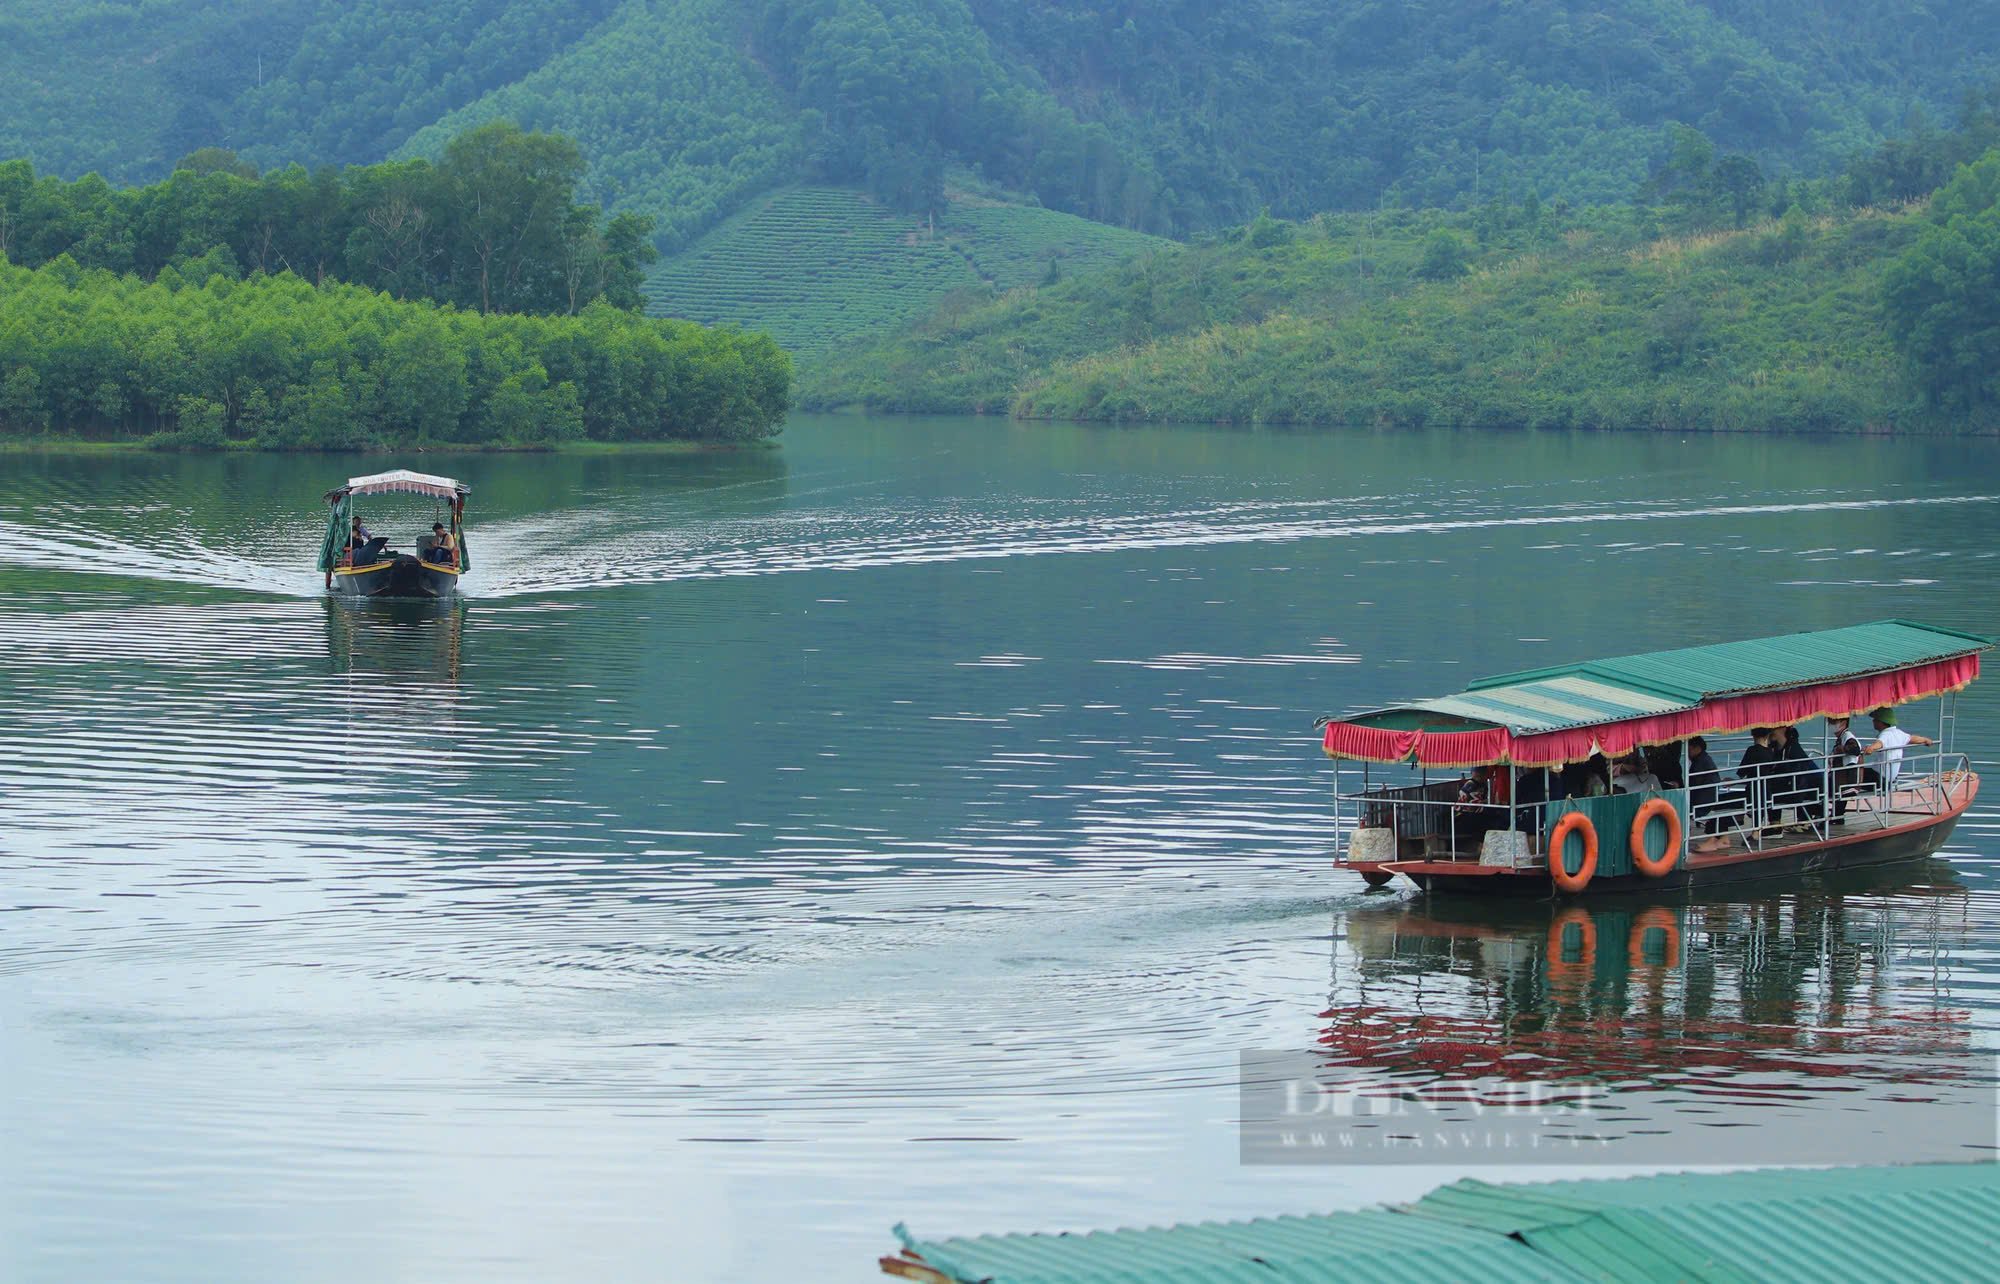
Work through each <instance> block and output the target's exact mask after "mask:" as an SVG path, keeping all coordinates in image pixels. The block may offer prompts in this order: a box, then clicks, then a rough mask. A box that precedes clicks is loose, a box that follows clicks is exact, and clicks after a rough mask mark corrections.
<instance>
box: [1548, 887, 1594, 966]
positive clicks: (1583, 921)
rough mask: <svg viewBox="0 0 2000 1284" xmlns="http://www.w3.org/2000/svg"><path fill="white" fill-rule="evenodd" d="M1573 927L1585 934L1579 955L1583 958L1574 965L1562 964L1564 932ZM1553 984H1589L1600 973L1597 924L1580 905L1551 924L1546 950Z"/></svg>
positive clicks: (1574, 906) (1572, 907)
mask: <svg viewBox="0 0 2000 1284" xmlns="http://www.w3.org/2000/svg"><path fill="white" fill-rule="evenodd" d="M1571 923H1574V924H1576V926H1577V929H1578V930H1579V931H1580V932H1581V933H1582V934H1583V938H1582V940H1581V941H1580V942H1579V943H1578V949H1577V953H1578V954H1579V955H1581V957H1580V958H1578V959H1577V961H1576V962H1574V963H1565V962H1564V961H1563V929H1564V928H1566V927H1568V926H1569V925H1570V924H1571ZM1546 954H1547V960H1548V967H1549V981H1550V983H1551V984H1554V983H1557V982H1562V983H1565V984H1567V983H1569V982H1572V981H1580V980H1588V979H1589V978H1590V976H1591V975H1592V974H1593V973H1595V972H1596V971H1597V921H1596V920H1595V919H1593V918H1591V916H1590V911H1589V910H1587V909H1585V908H1584V907H1583V906H1581V905H1572V906H1570V907H1569V908H1568V909H1566V910H1564V911H1563V912H1562V913H1560V914H1558V915H1556V919H1555V922H1553V923H1550V924H1549V939H1548V942H1547V947H1546Z"/></svg>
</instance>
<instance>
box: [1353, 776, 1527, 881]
mask: <svg viewBox="0 0 2000 1284" xmlns="http://www.w3.org/2000/svg"><path fill="white" fill-rule="evenodd" d="M1463 784H1464V781H1462V780H1460V779H1458V778H1456V777H1453V778H1449V779H1445V780H1431V781H1424V782H1422V783H1419V784H1414V785H1395V786H1376V787H1372V788H1371V787H1364V788H1363V789H1362V790H1361V791H1359V792H1354V793H1346V792H1342V793H1339V794H1337V795H1336V796H1335V797H1336V801H1335V806H1336V808H1341V809H1342V810H1347V808H1343V807H1342V805H1343V804H1346V805H1347V807H1348V808H1351V810H1347V814H1346V815H1344V816H1342V817H1341V818H1340V819H1341V821H1342V823H1341V826H1340V828H1341V830H1342V831H1343V832H1346V833H1349V834H1352V833H1353V832H1355V831H1357V830H1362V829H1373V830H1383V829H1386V830H1389V831H1390V832H1391V833H1392V834H1394V836H1395V838H1394V842H1395V846H1396V849H1397V851H1398V852H1399V853H1400V851H1401V850H1402V845H1403V844H1404V843H1406V842H1421V843H1422V844H1423V846H1424V850H1425V854H1426V855H1430V856H1434V857H1437V858H1440V859H1445V860H1466V859H1470V860H1477V859H1478V858H1479V856H1480V852H1481V848H1482V844H1483V842H1484V839H1485V835H1486V834H1487V832H1489V831H1492V830H1510V829H1519V830H1526V831H1529V832H1531V833H1532V832H1538V831H1539V830H1540V829H1541V828H1542V815H1543V805H1542V804H1541V803H1520V804H1509V803H1505V802H1460V801H1459V790H1460V788H1461V787H1462V786H1463Z"/></svg>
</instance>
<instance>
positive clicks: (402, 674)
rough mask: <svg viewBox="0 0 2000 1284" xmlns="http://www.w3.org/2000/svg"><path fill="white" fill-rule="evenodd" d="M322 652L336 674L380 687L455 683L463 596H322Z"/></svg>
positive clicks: (460, 652)
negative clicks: (378, 683)
mask: <svg viewBox="0 0 2000 1284" xmlns="http://www.w3.org/2000/svg"><path fill="white" fill-rule="evenodd" d="M320 601H321V605H322V606H323V607H324V608H325V611H326V653H327V658H328V660H330V661H331V662H332V665H333V671H334V672H335V673H343V674H352V675H354V676H356V677H364V676H365V677H373V678H377V679H380V680H381V682H382V683H383V684H384V685H404V686H407V685H410V684H413V683H414V684H418V685H424V684H429V683H432V682H436V681H440V680H442V681H444V682H449V683H454V684H455V683H456V682H457V681H458V677H459V669H460V665H461V663H462V660H463V655H464V646H465V615H466V611H467V610H468V608H467V606H466V604H465V601H464V599H462V598H457V597H453V598H443V599H439V600H437V601H423V600H407V601H406V600H399V599H384V598H352V597H326V598H322V599H321V600H320Z"/></svg>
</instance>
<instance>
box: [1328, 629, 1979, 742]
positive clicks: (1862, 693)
mask: <svg viewBox="0 0 2000 1284" xmlns="http://www.w3.org/2000/svg"><path fill="white" fill-rule="evenodd" d="M1978 676H1979V657H1978V655H1976V654H1974V655H1962V656H1958V657H1955V658H1953V659H1950V660H1939V661H1936V662H1935V663H1932V664H1921V665H1917V666H1916V667H1914V668H1909V669H1898V670H1896V671H1895V672H1892V673H1877V674H1873V675H1871V676H1869V677H1865V678H1848V679H1844V680H1842V681H1839V682H1822V683H1819V684H1817V685H1815V686H1808V687H1797V688H1794V689H1792V690H1788V691H1767V692H1759V693H1757V694H1754V695H1741V696H1724V697H1722V698H1720V699H1715V700H1708V701H1705V702H1703V703H1702V704H1700V705H1697V706H1695V707H1694V708H1691V709H1679V710H1674V711H1672V712H1668V713H1662V714H1655V715H1653V716H1650V717H1645V718H1631V719H1627V720H1625V721H1623V722H1608V723H1602V724H1599V725H1596V726H1584V727H1565V728H1563V729H1562V730H1559V731H1543V732H1537V733H1535V734H1533V735H1519V736H1517V735H1515V734H1514V733H1512V732H1510V731H1508V730H1507V729H1506V728H1505V727H1491V728H1483V729H1480V730H1477V731H1398V730H1392V729H1389V728H1385V727H1364V726H1359V725H1357V724H1355V723H1352V722H1338V721H1336V722H1329V723H1327V724H1326V738H1325V741H1324V745H1325V749H1326V752H1327V754H1328V755H1329V756H1331V757H1335V758H1355V759H1360V760H1361V761H1364V762H1409V761H1416V762H1419V763H1422V764H1423V765H1425V766H1427V767H1476V766H1480V765H1482V764H1486V763H1500V762H1510V763H1513V764H1514V765H1515V766H1519V767H1555V766H1560V765H1562V764H1563V763H1566V762H1581V761H1583V760H1584V759H1586V758H1588V757H1590V755H1592V754H1594V753H1601V754H1604V755H1606V756H1607V757H1612V758H1616V757H1618V756H1620V755H1621V754H1625V753H1628V752H1630V751H1631V750H1633V749H1635V748H1639V747H1641V746H1645V745H1662V744H1667V743H1669V742H1671V741H1675V740H1685V739H1687V738H1688V737H1689V736H1715V735H1729V734H1732V733H1736V732H1741V731H1747V730H1749V729H1750V728H1751V727H1786V726H1791V725H1792V724H1794V723H1799V722H1804V721H1805V720H1806V719H1808V718H1821V717H1827V716H1837V715H1840V714H1850V713H1856V712H1863V711H1866V710H1870V709H1879V708H1881V707H1882V706H1883V705H1895V704H1901V703H1903V702H1905V701H1909V700H1922V699H1925V698H1926V697H1929V696H1934V695H1942V694H1943V693H1945V692H1947V691H1957V690H1959V689H1960V688H1962V687H1964V686H1966V685H1967V684H1968V683H1970V682H1972V680H1973V679H1975V678H1977V677H1978Z"/></svg>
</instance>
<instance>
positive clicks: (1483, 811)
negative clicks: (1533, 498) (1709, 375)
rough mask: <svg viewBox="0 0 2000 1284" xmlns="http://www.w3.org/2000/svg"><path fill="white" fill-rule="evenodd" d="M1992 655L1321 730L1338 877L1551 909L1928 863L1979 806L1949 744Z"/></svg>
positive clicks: (1863, 647) (1592, 677)
mask: <svg viewBox="0 0 2000 1284" xmlns="http://www.w3.org/2000/svg"><path fill="white" fill-rule="evenodd" d="M1993 645H1994V642H1993V639H1991V638H1987V637H1983V636H1981V635H1979V634H1975V633H1966V632H1962V631H1959V630H1957V629H1950V628H1941V627H1939V626H1936V625H1931V624H1918V623H1913V622H1911V621H1907V620H1881V621H1877V622H1874V623H1871V624H1859V625H1853V626H1850V627H1847V628H1836V629H1825V630H1820V631H1817V632H1811V633H1794V634H1788V635H1785V636H1782V637H1772V638H1758V639H1754V640H1750V641H1743V642H1729V643H1722V644H1717V645H1711V646H1697V647H1684V648H1680V649H1677V650H1671V651H1655V652H1648V653H1646V654H1642V655H1628V656H1621V657H1617V658H1613V659H1608V660H1590V661H1584V662H1582V663H1576V664H1564V665H1556V666H1553V667H1550V668H1545V669H1535V670H1531V671H1527V672H1522V673H1509V674H1503V675H1500V676H1498V677H1493V678H1487V679H1484V680H1482V681H1479V682H1475V683H1473V684H1472V685H1471V686H1470V687H1469V688H1467V689H1466V690H1465V691H1462V692H1459V693H1458V694H1456V695H1450V696H1444V697H1441V698H1436V699H1424V700H1414V701H1410V702H1408V703H1404V704H1397V705H1390V706H1387V707H1384V708H1380V709H1375V710H1372V711H1368V712H1363V713H1357V714H1353V715H1350V716H1342V717H1331V718H1325V719H1322V720H1321V727H1322V746H1323V748H1324V749H1325V752H1326V754H1327V755H1328V756H1329V757H1330V758H1332V759H1333V760H1334V762H1335V764H1336V766H1335V773H1334V774H1335V789H1334V792H1335V797H1336V804H1335V830H1336V838H1335V841H1336V848H1337V857H1336V859H1337V863H1338V865H1339V866H1340V867H1341V868H1343V869H1347V870H1352V871H1353V872H1355V873H1357V874H1359V875H1361V876H1362V878H1364V879H1365V880H1367V882H1368V883H1369V885H1370V886H1374V887H1381V886H1385V885H1387V884H1389V883H1390V882H1392V881H1393V880H1394V879H1395V878H1396V877H1397V876H1398V875H1401V876H1402V877H1404V878H1407V879H1408V880H1410V881H1411V882H1412V883H1414V884H1416V885H1417V886H1418V887H1421V888H1424V889H1425V890H1428V891H1436V892H1463V893H1470V894H1473V895H1480V896H1494V895H1528V896H1550V895H1578V894H1583V893H1590V894H1593V895H1594V894H1598V893H1604V892H1659V891H1679V890H1683V889H1687V888H1691V887H1708V886H1712V885H1717V884H1723V883H1733V882H1743V881H1748V880H1753V879H1766V878H1783V877H1790V876H1795V875H1799V874H1807V873H1816V872H1819V871H1822V870H1831V869H1845V868H1853V867H1858V866H1865V865H1876V864H1884V863H1888V862H1892V861H1901V860H1908V859H1911V858H1915V857H1922V856H1928V855H1930V854H1931V853H1933V852H1936V851H1937V850H1938V849H1939V848H1940V847H1942V846H1943V845H1944V843H1945V841H1946V840H1947V839H1948V838H1949V837H1950V836H1951V832H1952V829H1953V827H1954V826H1955V825H1956V824H1957V823H1958V819H1959V817H1960V816H1962V815H1964V814H1965V810H1966V808H1967V807H1968V806H1970V805H1971V803H1972V800H1973V798H1974V797H1975V796H1976V795H1977V794H1978V792H1979V777H1978V776H1977V775H1976V774H1974V773H1973V771H1972V770H1971V768H1970V764H1969V763H1968V761H1967V759H1966V757H1965V756H1964V755H1963V754H1960V753H1957V752H1955V751H1954V750H1953V749H1952V743H1951V742H1952V739H1953V732H1954V728H1955V721H1956V709H1957V694H1958V692H1960V691H1962V690H1964V689H1965V687H1966V686H1968V685H1970V684H1971V683H1972V682H1973V681H1974V680H1975V679H1976V678H1977V677H1978V676H1979V657H1980V653H1981V652H1983V651H1985V650H1987V649H1988V648H1989V647H1991V646H1993ZM1614 763H1616V764H1618V770H1617V772H1616V774H1615V775H1614V774H1613V770H1612V764H1614Z"/></svg>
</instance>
